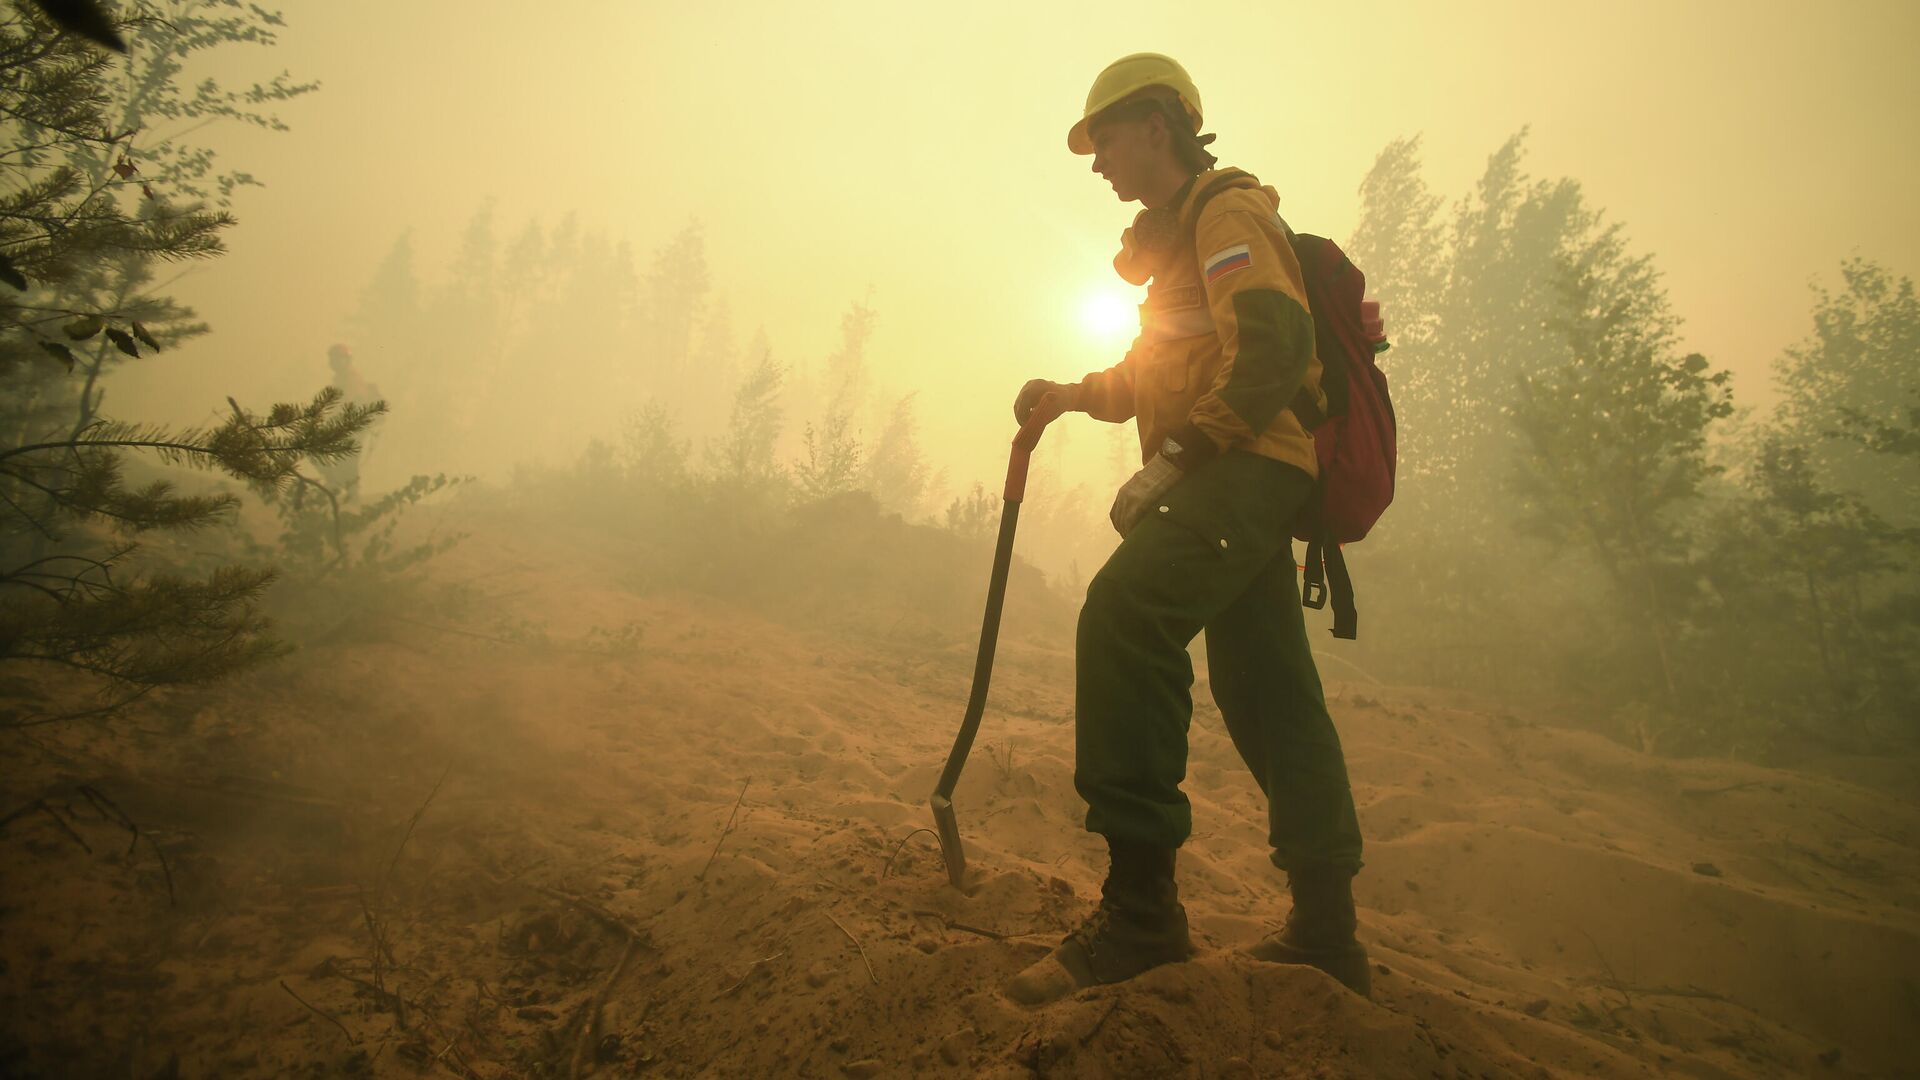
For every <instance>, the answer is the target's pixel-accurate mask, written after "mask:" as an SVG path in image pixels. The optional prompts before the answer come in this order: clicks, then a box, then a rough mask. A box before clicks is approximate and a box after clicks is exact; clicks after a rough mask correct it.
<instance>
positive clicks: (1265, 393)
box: [1074, 169, 1327, 476]
mask: <svg viewBox="0 0 1920 1080" xmlns="http://www.w3.org/2000/svg"><path fill="white" fill-rule="evenodd" d="M1214 185H1218V186H1217V187H1214ZM1210 188H1213V191H1214V193H1213V194H1212V195H1211V196H1210V197H1209V198H1208V199H1207V200H1206V202H1205V205H1204V206H1203V207H1201V210H1200V218H1199V221H1198V222H1197V224H1196V223H1195V222H1194V220H1193V216H1192V214H1193V208H1194V204H1195V202H1196V200H1197V196H1198V195H1199V194H1200V193H1201V192H1205V191H1208V190H1209V189H1210ZM1174 203H1175V205H1174V207H1169V209H1175V210H1176V211H1177V214H1178V221H1179V225H1178V229H1177V230H1176V231H1175V232H1174V234H1173V235H1174V237H1175V239H1174V241H1173V242H1172V244H1171V245H1170V246H1168V247H1167V249H1166V250H1164V251H1163V252H1161V253H1159V254H1152V253H1147V252H1144V251H1142V250H1141V246H1142V245H1141V244H1140V243H1139V242H1138V240H1137V238H1136V237H1135V236H1134V235H1133V233H1134V231H1135V230H1133V229H1128V230H1127V232H1126V233H1125V234H1123V235H1122V237H1121V243H1122V250H1121V253H1120V255H1119V256H1117V257H1116V258H1115V259H1114V266H1115V269H1117V270H1119V271H1120V273H1121V276H1122V277H1125V278H1127V279H1128V280H1130V281H1133V282H1134V283H1135V284H1141V283H1143V282H1145V281H1146V280H1147V277H1148V276H1149V275H1150V276H1151V278H1152V284H1151V285H1149V286H1148V288H1147V302H1146V303H1144V304H1142V305H1140V336H1139V337H1137V338H1135V339H1134V343H1133V347H1132V348H1131V349H1129V350H1128V352H1127V355H1126V357H1125V358H1124V359H1122V360H1121V361H1120V362H1119V363H1118V364H1115V365H1114V366H1113V367H1110V368H1108V369H1107V370H1105V371H1096V372H1093V373H1092V374H1090V375H1087V376H1086V377H1085V378H1083V379H1081V380H1080V382H1079V383H1078V384H1076V387H1075V389H1076V394H1075V400H1074V408H1076V409H1077V410H1079V411H1081V412H1084V413H1087V414H1088V415H1090V416H1093V417H1094V418H1096V419H1100V420H1106V421H1108V422H1110V423H1116V424H1118V423H1124V422H1125V421H1127V420H1130V419H1131V420H1137V421H1138V427H1139V430H1140V454H1141V460H1142V461H1150V460H1152V458H1153V456H1154V455H1155V454H1156V453H1158V452H1159V451H1160V448H1161V443H1162V442H1163V441H1165V440H1166V439H1167V438H1168V437H1172V438H1173V439H1174V441H1175V442H1176V443H1177V444H1178V445H1179V446H1180V447H1181V450H1182V453H1181V454H1180V455H1178V456H1176V457H1175V459H1174V460H1175V461H1176V462H1177V463H1178V464H1180V465H1181V467H1182V468H1188V469H1190V468H1192V467H1193V466H1194V465H1195V464H1197V463H1198V462H1201V461H1205V460H1206V459H1207V458H1209V457H1212V456H1213V455H1215V454H1218V453H1220V452H1221V451H1223V450H1229V449H1245V450H1251V451H1252V452H1254V453H1256V454H1261V455H1264V456H1266V457H1270V458H1274V459H1276V460H1279V461H1284V462H1286V463H1287V464H1289V465H1293V466H1296V467H1297V468H1299V469H1301V470H1303V471H1305V472H1306V473H1307V474H1308V475H1309V476H1317V475H1318V473H1319V467H1318V462H1317V460H1316V458H1315V456H1314V449H1313V436H1312V435H1311V434H1309V433H1308V432H1307V430H1306V429H1305V427H1303V426H1302V425H1301V422H1300V419H1299V417H1298V416H1296V415H1295V411H1296V410H1295V408H1290V407H1289V406H1296V405H1297V407H1298V409H1299V411H1301V412H1304V413H1306V414H1307V415H1309V416H1314V415H1323V414H1324V411H1325V409H1326V404H1327V399H1326V395H1325V394H1324V393H1322V392H1321V389H1320V361H1319V359H1318V358H1317V357H1316V356H1315V355H1314V349H1313V318H1312V316H1311V314H1310V313H1309V311H1308V307H1307V293H1306V286H1305V284H1304V282H1303V281H1302V280H1301V275H1300V263H1299V261H1298V260H1297V259H1296V258H1295V257H1294V253H1293V246H1292V244H1291V243H1289V241H1288V229H1287V226H1286V223H1285V222H1284V221H1282V220H1281V218H1280V214H1279V206H1280V196H1279V194H1278V193H1277V192H1275V191H1274V189H1273V188H1271V187H1265V186H1262V185H1261V183H1260V181H1259V180H1257V179H1256V178H1254V177H1253V176H1251V175H1249V174H1247V173H1245V172H1242V171H1240V170H1239V169H1219V170H1212V171H1208V172H1205V173H1202V174H1200V175H1199V176H1197V177H1195V178H1194V180H1193V181H1191V182H1189V183H1188V184H1187V186H1186V188H1185V189H1184V190H1182V191H1181V193H1180V194H1179V195H1178V196H1177V197H1176V198H1175V200H1174Z"/></svg>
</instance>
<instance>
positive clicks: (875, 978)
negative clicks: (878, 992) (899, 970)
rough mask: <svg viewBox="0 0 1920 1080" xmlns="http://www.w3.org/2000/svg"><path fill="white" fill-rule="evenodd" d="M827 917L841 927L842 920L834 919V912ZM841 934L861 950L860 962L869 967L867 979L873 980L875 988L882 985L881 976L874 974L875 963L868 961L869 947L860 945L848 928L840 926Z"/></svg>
mask: <svg viewBox="0 0 1920 1080" xmlns="http://www.w3.org/2000/svg"><path fill="white" fill-rule="evenodd" d="M826 915H827V918H829V919H833V925H835V926H840V920H839V919H834V918H833V912H831V911H829V912H827V913H826ZM840 932H841V933H843V934H845V935H847V940H848V941H851V942H853V947H854V948H856V949H859V950H860V962H861V963H862V964H865V965H867V978H869V979H872V980H873V984H874V985H875V986H878V985H880V976H878V975H875V974H874V973H873V962H872V961H871V960H868V959H867V947H866V946H865V945H862V944H860V939H859V938H857V937H854V936H853V931H851V930H849V929H847V928H846V927H844V926H840Z"/></svg>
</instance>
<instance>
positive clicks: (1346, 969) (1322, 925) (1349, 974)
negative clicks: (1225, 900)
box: [1247, 866, 1373, 997]
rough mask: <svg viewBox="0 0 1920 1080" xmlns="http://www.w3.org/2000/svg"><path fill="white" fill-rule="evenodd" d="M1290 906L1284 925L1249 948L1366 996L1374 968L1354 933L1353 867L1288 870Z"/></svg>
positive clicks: (1261, 957)
mask: <svg viewBox="0 0 1920 1080" xmlns="http://www.w3.org/2000/svg"><path fill="white" fill-rule="evenodd" d="M1287 887H1288V889H1290V890H1291V891H1292V892H1293V910H1292V911H1289V912H1288V913H1287V922H1286V925H1285V926H1283V927H1281V929H1280V931H1279V932H1278V933H1275V934H1269V935H1267V937H1266V938H1265V939H1264V940H1262V941H1261V942H1260V943H1259V944H1258V945H1254V946H1253V947H1251V948H1249V949H1248V950H1247V952H1248V953H1249V954H1250V955H1252V956H1253V958H1254V959H1256V960H1265V961H1267V962H1269V963H1274V964H1307V965H1310V966H1312V967H1317V968H1319V969H1320V970H1321V971H1324V972H1326V973H1327V974H1329V975H1331V976H1333V977H1334V978H1335V979H1337V980H1339V981H1340V984H1341V985H1342V986H1345V987H1346V988H1347V989H1349V990H1351V991H1353V992H1354V993H1356V994H1359V995H1360V996H1361V997H1370V996H1372V993H1373V972H1372V969H1371V968H1370V967H1369V966H1368V963H1367V950H1366V947H1365V946H1363V945H1361V944H1360V941H1359V939H1358V938H1356V937H1354V933H1353V932H1354V929H1355V927H1356V926H1358V925H1359V923H1358V920H1357V919H1356V918H1355V917H1354V913H1353V871H1351V870H1349V869H1347V868H1345V867H1340V866H1330V867H1329V866H1319V867H1311V868H1307V867H1303V868H1301V869H1299V870H1294V871H1290V872H1288V874H1287Z"/></svg>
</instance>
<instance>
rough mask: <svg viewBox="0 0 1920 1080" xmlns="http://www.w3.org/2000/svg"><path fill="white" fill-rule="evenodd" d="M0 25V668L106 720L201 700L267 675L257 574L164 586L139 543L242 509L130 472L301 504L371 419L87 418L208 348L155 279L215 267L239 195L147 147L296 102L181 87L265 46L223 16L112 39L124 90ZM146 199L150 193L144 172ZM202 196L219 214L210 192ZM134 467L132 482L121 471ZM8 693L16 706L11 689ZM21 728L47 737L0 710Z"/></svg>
mask: <svg viewBox="0 0 1920 1080" xmlns="http://www.w3.org/2000/svg"><path fill="white" fill-rule="evenodd" d="M7 11H8V14H6V15H3V16H0V112H3V113H5V114H6V115H7V116H8V117H9V119H10V121H11V123H10V125H9V135H10V137H11V140H12V143H11V146H9V147H8V148H7V149H5V150H4V151H0V252H4V253H5V254H4V265H3V266H0V282H4V285H0V597H4V598H5V602H4V604H0V612H4V616H0V664H24V665H28V666H29V667H30V668H34V669H65V670H68V671H80V672H85V673H87V674H88V675H90V676H95V677H97V678H98V680H99V682H100V683H101V684H103V685H104V687H105V688H106V689H107V690H109V691H112V692H113V693H114V694H115V695H116V696H117V699H116V700H110V701H109V702H108V703H107V704H105V705H104V706H102V707H101V708H98V709H93V710H88V713H90V714H98V713H102V712H110V711H112V709H114V708H116V707H118V706H119V705H121V704H124V703H125V702H126V701H129V700H131V699H132V698H134V697H137V696H139V695H141V694H144V693H147V692H149V691H151V690H153V689H154V688H156V687H162V686H178V685H185V684H191V683H198V682H205V681H209V680H212V679H216V678H219V677H221V676H224V675H226V674H229V673H232V672H234V671H237V670H240V669H241V668H244V667H246V666H248V665H250V664H254V663H258V662H259V661H261V660H263V659H265V658H267V657H270V656H273V655H277V654H278V653H279V652H281V651H283V649H284V645H283V644H281V643H280V642H278V641H277V640H275V639H274V638H273V637H272V636H271V634H270V633H269V624H268V622H267V620H266V618H265V616H264V615H263V614H262V613H261V611H260V604H261V602H262V598H263V595H264V592H263V591H264V590H265V589H266V587H267V585H268V584H269V583H270V582H272V581H273V580H274V574H273V572H272V571H269V570H261V569H248V568H243V567H237V566H230V565H219V566H215V567H212V568H211V569H209V570H208V571H207V572H205V573H204V574H203V576H201V577H199V578H197V579H196V578H189V577H186V576H183V575H182V574H181V573H179V572H178V571H177V570H176V569H170V568H168V567H166V566H164V565H157V564H155V563H154V562H153V560H151V559H136V555H138V554H140V548H139V545H138V543H137V542H136V540H137V539H142V538H148V537H151V536H153V535H155V534H160V535H163V536H164V535H165V534H168V533H180V532H184V531H192V530H201V529H205V528H207V527H209V526H211V525H214V524H216V523H219V522H221V521H224V520H227V519H228V518H229V517H230V516H231V515H232V514H233V513H234V512H235V511H236V510H237V508H238V506H239V500H238V498H237V496H235V495H234V494H232V493H230V492H218V491H194V492H189V491H182V490H180V489H178V488H177V487H176V486H175V482H174V481H173V480H169V479H166V478H151V477H148V478H143V479H141V480H137V481H136V480H134V479H131V476H132V469H134V468H138V469H141V471H142V472H146V471H149V470H147V469H145V468H143V467H142V466H141V465H140V464H139V459H146V460H148V461H157V462H158V463H161V464H165V465H172V466H179V467H185V468H188V469H197V470H201V471H205V472H211V473H214V474H216V475H217V476H222V477H225V478H228V479H230V480H235V481H239V482H241V483H243V484H245V485H247V486H249V487H252V488H253V489H255V490H257V491H259V492H261V493H263V494H265V495H266V496H268V497H270V498H272V497H278V496H279V495H280V494H281V493H283V492H285V491H287V490H288V489H289V488H290V487H291V486H293V485H297V484H303V483H311V481H309V480H307V479H306V477H305V476H304V475H303V471H302V470H303V467H305V466H308V465H324V464H326V463H329V462H337V461H340V460H342V459H344V458H346V457H347V456H349V455H351V454H353V453H355V452H356V450H357V447H358V438H359V436H360V434H361V433H362V432H363V431H364V430H365V428H366V426H367V425H368V424H369V423H370V422H371V421H372V420H373V418H374V417H376V416H377V415H379V414H380V413H381V412H382V411H384V408H385V406H384V405H382V404H380V403H372V404H368V405H342V403H341V402H340V400H339V395H338V393H337V392H336V391H332V390H328V391H323V392H322V393H320V394H319V395H316V396H315V398H314V399H313V400H312V401H310V402H308V403H305V404H292V403H288V404H279V405H275V406H272V407H271V408H270V409H268V410H267V412H266V413H264V414H255V413H252V412H249V411H247V410H245V409H243V408H242V407H241V406H240V405H238V404H237V403H234V402H233V401H232V400H231V399H229V401H228V405H229V412H228V414H227V416H226V418H225V419H224V420H222V421H220V422H219V423H217V424H212V425H208V426H205V427H195V428H188V429H184V430H176V429H172V428H168V427H165V426H160V425H152V424H143V423H140V422H138V421H133V420H126V419H120V418H114V417H109V416H106V415H103V414H102V412H101V408H102V401H103V390H102V388H101V386H100V383H101V381H102V380H103V379H104V378H105V377H106V376H107V375H108V374H109V372H110V370H111V367H112V366H113V365H114V364H116V363H118V362H122V361H127V360H134V359H140V358H143V357H145V356H147V355H149V354H151V353H155V352H159V351H161V350H162V348H163V347H164V348H169V349H170V348H172V347H174V346H176V345H178V344H180V343H182V342H183V341H185V340H187V339H189V338H191V337H193V336H195V335H197V334H199V333H202V332H204V329H205V328H204V327H202V326H199V325H198V324H197V323H194V322H192V321H191V320H192V312H190V311H189V310H187V309H186V308H184V307H182V306H180V305H178V304H176V303H175V302H173V301H172V300H170V299H169V298H167V297H164V296H158V295H155V294H154V293H153V291H152V290H153V289H154V287H155V284H154V279H155V268H156V266H158V265H160V264H162V263H165V262H169V261H180V260H194V259H205V258H209V257H212V256H215V255H218V254H219V253H220V252H221V251H222V250H223V247H222V240H221V233H222V232H223V231H224V230H225V229H226V228H227V227H228V226H230V225H231V224H232V218H231V217H229V216H228V215H227V214H226V213H225V212H224V210H208V209H205V208H203V207H202V206H200V205H199V204H198V203H196V202H194V201H193V200H197V199H199V198H201V197H205V196H212V197H216V198H219V199H221V200H222V201H224V198H225V196H226V195H229V194H230V193H231V192H232V190H233V188H234V187H236V186H238V185H241V184H244V183H246V182H248V181H247V178H246V177H245V176H244V175H243V174H239V173H232V172H229V173H223V174H216V173H215V172H214V168H215V166H214V161H215V159H214V156H213V153H212V151H211V150H208V149H206V148H204V147H199V146H197V145H196V144H194V143H192V142H191V141H190V140H188V139H186V138H184V137H183V136H184V135H185V134H186V132H185V131H184V130H175V131H170V132H166V131H157V130H154V127H153V125H155V124H159V123H166V122H184V123H185V124H186V125H187V126H189V127H191V126H193V125H195V124H198V123H200V122H201V121H205V120H209V119H213V118H216V117H218V118H226V119H236V120H242V121H248V122H258V123H261V124H262V125H263V126H269V127H271V126H276V125H277V121H274V120H272V118H271V117H269V116H267V115H265V114H262V113H258V112H257V111H255V110H256V109H257V108H258V107H259V106H261V105H264V104H266V103H269V102H273V101H278V100H284V99H286V98H288V97H292V96H296V95H297V94H299V93H303V92H305V90H306V89H307V87H303V86H300V85H296V84H292V83H289V82H287V81H286V79H285V77H284V76H282V77H281V78H279V79H276V80H273V81H272V82H269V83H264V84H258V85H255V86H253V87H250V88H248V89H246V90H243V91H227V90H224V89H223V88H222V87H221V85H220V83H219V82H218V81H217V80H213V79H204V80H202V81H201V82H200V83H199V84H197V85H196V87H195V88H194V91H193V93H192V95H191V96H188V95H186V94H184V93H183V92H182V91H181V88H180V87H179V84H178V83H177V82H176V76H177V75H178V74H179V73H180V72H181V71H182V69H183V66H184V65H186V64H188V63H190V62H193V61H194V60H195V58H196V57H197V55H198V54H201V53H203V52H206V51H208V50H214V49H217V48H220V47H223V46H226V45H229V44H233V43H245V42H259V43H268V42H271V40H272V31H271V28H272V27H274V26H277V25H278V21H279V20H278V16H277V15H274V14H272V13H270V12H267V11H265V10H264V9H260V8H257V7H252V6H245V5H242V4H239V3H235V2H232V0H206V2H196V0H183V2H179V3H174V4H170V5H167V6H166V7H165V8H164V9H162V8H161V7H160V6H158V5H154V4H151V3H136V4H133V5H131V6H130V8H129V9H128V15H127V18H126V19H125V20H124V21H122V22H121V23H119V24H117V29H118V31H119V32H120V33H121V34H122V35H123V36H125V37H127V38H129V39H130V40H132V41H133V42H134V43H135V48H134V51H133V59H132V60H130V61H128V62H127V66H126V67H125V68H118V67H115V66H113V64H112V63H111V62H110V61H108V59H107V58H106V57H105V56H104V55H103V54H102V53H100V52H99V51H97V50H95V49H93V48H92V47H91V46H89V45H87V44H85V43H84V42H83V41H81V40H80V39H78V38H75V37H72V36H70V35H65V34H60V33H56V32H55V31H54V30H53V29H52V27H51V26H50V25H49V24H48V23H47V22H46V21H45V20H44V19H43V18H42V17H41V16H40V15H39V14H38V12H37V10H36V9H35V8H33V6H32V5H15V6H11V7H9V8H8V9H7ZM147 169H150V170H152V174H153V175H154V176H155V177H161V176H164V178H165V179H164V180H161V179H152V180H149V179H146V178H145V175H146V174H145V173H144V172H143V170H147ZM215 190H217V192H218V194H217V195H214V194H213V192H214V191H215ZM130 467H131V468H130ZM8 685H9V686H16V687H17V686H30V685H31V684H30V683H29V682H23V681H21V680H9V681H8ZM10 714H11V716H12V721H13V722H14V723H28V722H37V721H40V720H50V719H58V718H60V717H59V714H57V713H56V714H44V713H42V712H41V711H40V710H39V709H38V708H37V707H33V708H28V707H25V706H17V707H13V708H11V709H10Z"/></svg>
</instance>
